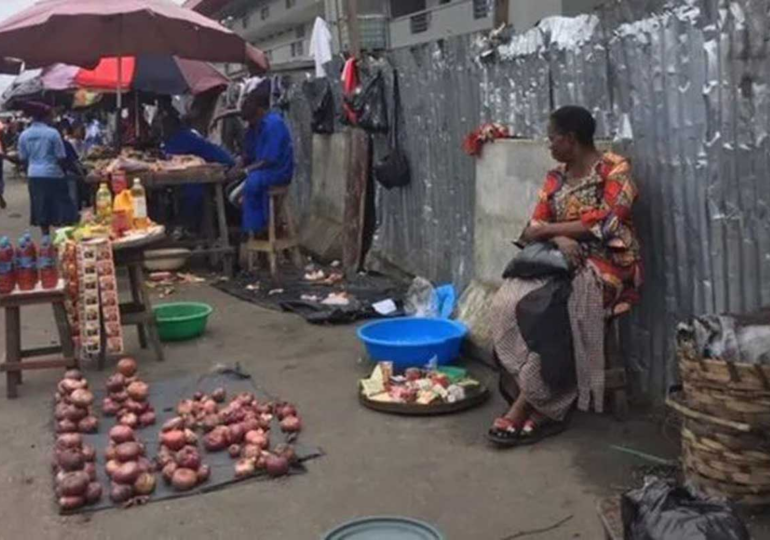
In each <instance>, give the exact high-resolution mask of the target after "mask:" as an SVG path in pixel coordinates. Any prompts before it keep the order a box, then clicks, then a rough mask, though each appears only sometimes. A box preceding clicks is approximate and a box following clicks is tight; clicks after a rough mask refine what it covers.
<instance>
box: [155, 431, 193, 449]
mask: <svg viewBox="0 0 770 540" xmlns="http://www.w3.org/2000/svg"><path fill="white" fill-rule="evenodd" d="M160 442H161V444H163V446H166V447H167V448H168V449H169V450H174V451H177V450H181V449H182V447H183V446H184V445H185V443H186V442H187V441H186V440H185V435H184V431H181V430H179V429H175V430H173V431H167V432H165V433H161V435H160Z"/></svg>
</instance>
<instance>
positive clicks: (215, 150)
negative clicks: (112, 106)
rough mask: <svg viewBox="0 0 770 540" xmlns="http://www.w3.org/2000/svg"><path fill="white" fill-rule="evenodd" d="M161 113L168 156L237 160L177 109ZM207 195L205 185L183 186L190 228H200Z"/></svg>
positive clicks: (227, 162) (184, 212)
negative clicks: (197, 128)
mask: <svg viewBox="0 0 770 540" xmlns="http://www.w3.org/2000/svg"><path fill="white" fill-rule="evenodd" d="M160 114H162V115H163V120H162V130H163V141H164V142H163V151H164V152H165V153H166V154H167V155H192V156H198V157H199V158H201V159H204V160H206V161H207V162H208V163H221V164H222V165H226V166H227V167H232V166H234V165H235V160H234V159H233V157H232V156H231V155H230V154H229V153H228V152H227V151H226V150H225V149H223V148H222V147H220V146H217V145H216V144H214V143H212V142H209V141H207V140H206V139H205V138H204V137H202V136H201V135H200V134H199V133H198V132H197V131H195V130H194V129H192V128H190V127H187V126H185V125H184V124H183V122H182V120H181V119H180V118H179V116H178V115H177V114H176V112H175V111H173V110H165V111H162V112H161V113H160ZM203 198H204V186H203V185H201V184H188V185H185V186H184V187H183V189H182V216H183V217H184V221H185V224H186V225H187V227H188V228H190V229H193V230H195V229H197V226H198V225H199V224H200V222H201V215H202V209H203Z"/></svg>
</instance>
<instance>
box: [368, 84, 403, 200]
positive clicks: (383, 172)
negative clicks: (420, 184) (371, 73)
mask: <svg viewBox="0 0 770 540" xmlns="http://www.w3.org/2000/svg"><path fill="white" fill-rule="evenodd" d="M393 109H394V112H393V127H392V129H391V130H390V133H391V141H392V142H391V147H392V148H393V149H392V150H391V152H390V154H388V155H387V156H385V157H384V158H382V159H381V160H380V161H379V162H377V163H376V164H375V165H374V178H375V179H376V180H377V181H378V182H379V183H380V184H382V186H383V187H385V188H386V189H393V188H394V187H404V186H407V185H409V182H410V181H411V173H410V171H409V161H408V160H407V158H406V154H404V152H403V151H402V150H401V145H400V144H399V137H398V125H399V123H400V121H401V94H400V92H399V88H398V71H397V70H395V69H394V70H393Z"/></svg>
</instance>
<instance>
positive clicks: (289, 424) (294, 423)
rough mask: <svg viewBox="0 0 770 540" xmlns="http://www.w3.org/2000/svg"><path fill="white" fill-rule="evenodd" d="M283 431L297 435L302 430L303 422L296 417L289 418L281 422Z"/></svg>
mask: <svg viewBox="0 0 770 540" xmlns="http://www.w3.org/2000/svg"><path fill="white" fill-rule="evenodd" d="M281 429H282V430H283V431H285V432H286V433H297V432H298V431H299V430H301V429H302V422H301V421H300V419H299V418H298V417H296V416H287V417H286V418H284V419H283V420H281Z"/></svg>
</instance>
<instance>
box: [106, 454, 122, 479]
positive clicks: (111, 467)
mask: <svg viewBox="0 0 770 540" xmlns="http://www.w3.org/2000/svg"><path fill="white" fill-rule="evenodd" d="M119 468H120V461H118V460H117V459H111V460H110V461H108V462H107V463H105V464H104V470H105V472H106V473H107V476H109V477H110V478H112V477H113V476H115V473H116V472H117V471H118V469H119Z"/></svg>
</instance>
